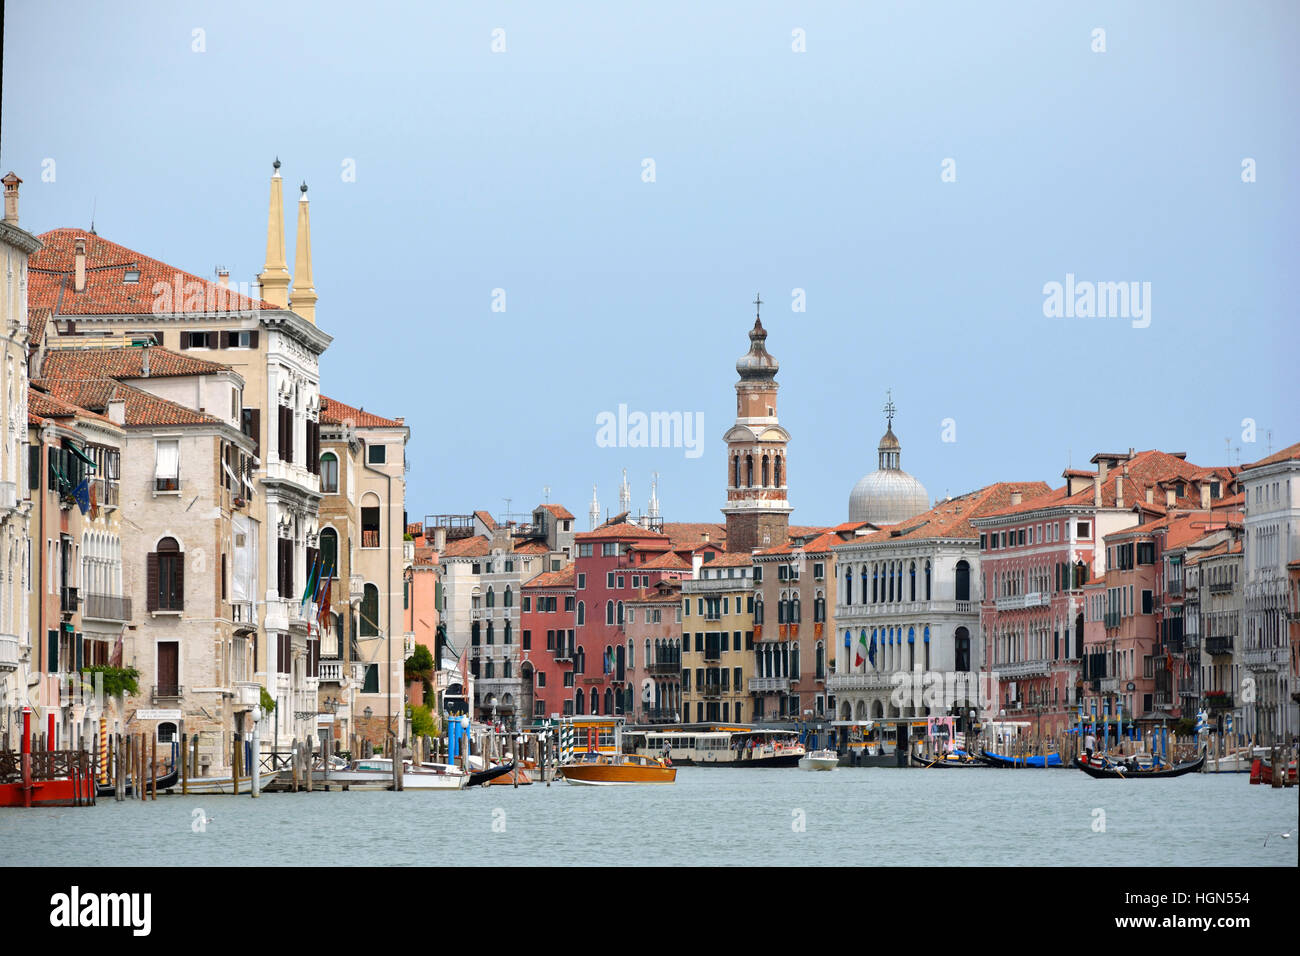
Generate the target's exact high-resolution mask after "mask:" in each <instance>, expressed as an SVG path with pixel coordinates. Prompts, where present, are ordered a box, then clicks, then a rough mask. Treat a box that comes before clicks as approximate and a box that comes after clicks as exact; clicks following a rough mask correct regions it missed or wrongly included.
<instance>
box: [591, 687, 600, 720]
mask: <svg viewBox="0 0 1300 956" xmlns="http://www.w3.org/2000/svg"><path fill="white" fill-rule="evenodd" d="M591 713H592V716H593V717H594V716H599V714H600V692H599V691H598V690H596V688H594V687H593V688H592V689H591Z"/></svg>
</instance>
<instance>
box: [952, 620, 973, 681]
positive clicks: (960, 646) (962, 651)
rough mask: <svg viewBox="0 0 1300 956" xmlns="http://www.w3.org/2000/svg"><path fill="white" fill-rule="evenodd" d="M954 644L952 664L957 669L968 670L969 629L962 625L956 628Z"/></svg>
mask: <svg viewBox="0 0 1300 956" xmlns="http://www.w3.org/2000/svg"><path fill="white" fill-rule="evenodd" d="M955 645H956V650H957V653H956V661H955V664H954V666H955V667H956V669H957V670H959V671H969V670H970V631H968V630H966V628H964V627H959V628H957V636H956V640H955Z"/></svg>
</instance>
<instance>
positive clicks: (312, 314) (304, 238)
mask: <svg viewBox="0 0 1300 956" xmlns="http://www.w3.org/2000/svg"><path fill="white" fill-rule="evenodd" d="M301 192H302V197H301V198H300V199H299V200H298V248H297V250H296V251H295V253H294V257H293V294H292V295H291V296H290V299H289V307H290V308H292V309H293V311H294V312H296V313H298V314H299V315H300V316H302V317H303V318H304V319H306V320H307V321H308V322H310V323H311V324H312V325H315V324H316V288H315V286H313V285H312V281H311V214H310V213H309V212H308V208H307V207H308V206H309V205H310V204H309V203H308V202H307V184H306V183H303V184H302V186H301Z"/></svg>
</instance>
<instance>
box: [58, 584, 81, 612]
mask: <svg viewBox="0 0 1300 956" xmlns="http://www.w3.org/2000/svg"><path fill="white" fill-rule="evenodd" d="M79 603H80V602H79V601H78V599H77V589H76V588H60V589H59V609H60V610H61V611H62V612H63V613H64V614H76V613H77V605H78V604H79Z"/></svg>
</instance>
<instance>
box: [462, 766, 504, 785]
mask: <svg viewBox="0 0 1300 956" xmlns="http://www.w3.org/2000/svg"><path fill="white" fill-rule="evenodd" d="M514 769H515V765H514V764H513V763H501V764H497V765H496V766H495V767H488V768H487V769H486V770H471V771H470V773H469V783H468V784H467V785H466V786H470V787H477V786H479V785H480V784H484V783H487V782H489V781H491V780H495V779H496V778H497V777H503V776H505V775H506V774H508V773H509V772H510V771H512V770H514Z"/></svg>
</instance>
